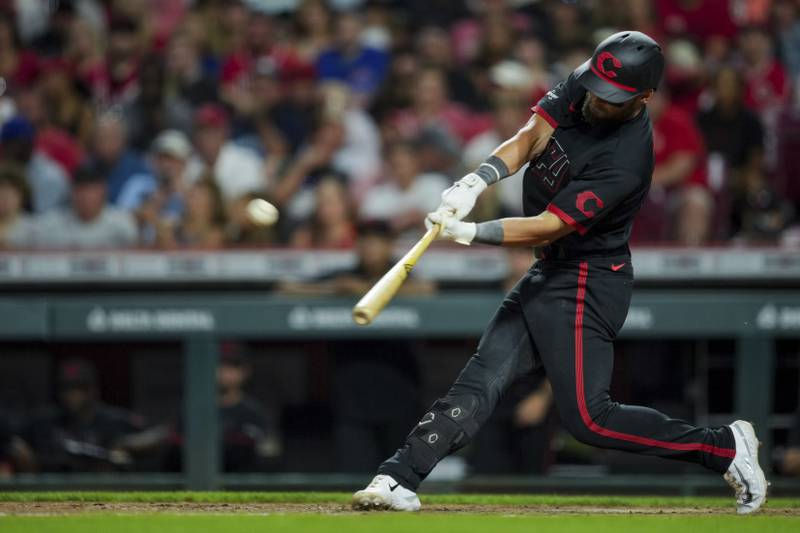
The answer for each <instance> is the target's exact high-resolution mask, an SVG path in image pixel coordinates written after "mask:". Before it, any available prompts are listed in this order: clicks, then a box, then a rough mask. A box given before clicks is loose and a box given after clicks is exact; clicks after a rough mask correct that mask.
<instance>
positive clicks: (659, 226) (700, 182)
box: [633, 91, 714, 245]
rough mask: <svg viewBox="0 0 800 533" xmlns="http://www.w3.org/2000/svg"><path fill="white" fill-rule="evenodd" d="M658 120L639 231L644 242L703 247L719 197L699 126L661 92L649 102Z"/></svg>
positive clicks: (638, 237)
mask: <svg viewBox="0 0 800 533" xmlns="http://www.w3.org/2000/svg"><path fill="white" fill-rule="evenodd" d="M648 111H649V113H650V117H651V119H652V120H653V150H654V152H655V170H654V171H653V182H652V185H651V187H650V193H649V195H648V197H647V200H646V201H645V207H644V208H643V209H642V211H641V216H640V217H639V218H638V219H637V223H636V225H634V229H633V238H634V239H635V240H636V241H638V242H651V243H652V242H665V241H669V240H674V241H677V242H679V243H681V244H684V245H698V244H702V243H704V242H706V241H707V239H708V238H709V231H710V222H711V215H712V212H713V211H712V210H713V208H714V205H713V198H712V196H711V194H710V193H709V190H708V183H707V177H706V153H705V147H704V145H703V140H702V136H701V134H700V131H699V130H698V128H697V126H696V125H695V123H694V120H692V117H691V116H689V115H688V114H687V113H686V112H684V111H683V110H681V109H679V108H677V107H675V106H673V105H671V103H670V101H669V96H668V95H666V94H664V92H663V91H658V92H656V93H655V94H654V96H653V98H651V100H650V101H649V102H648Z"/></svg>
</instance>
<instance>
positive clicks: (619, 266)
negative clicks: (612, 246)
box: [611, 263, 625, 272]
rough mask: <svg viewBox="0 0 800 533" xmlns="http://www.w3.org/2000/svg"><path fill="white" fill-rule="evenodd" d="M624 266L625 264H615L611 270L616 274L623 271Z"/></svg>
mask: <svg viewBox="0 0 800 533" xmlns="http://www.w3.org/2000/svg"><path fill="white" fill-rule="evenodd" d="M624 266H625V263H620V264H618V265H614V264H612V265H611V270H613V271H614V272H616V271H618V270H619V269H621V268H622V267H624Z"/></svg>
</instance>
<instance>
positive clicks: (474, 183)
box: [436, 173, 488, 220]
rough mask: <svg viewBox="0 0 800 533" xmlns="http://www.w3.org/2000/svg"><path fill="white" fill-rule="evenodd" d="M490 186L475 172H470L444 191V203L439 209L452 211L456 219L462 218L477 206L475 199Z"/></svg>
mask: <svg viewBox="0 0 800 533" xmlns="http://www.w3.org/2000/svg"><path fill="white" fill-rule="evenodd" d="M486 187H488V185H486V182H485V181H483V179H482V178H481V177H480V176H478V175H477V174H475V173H470V174H467V175H466V176H464V177H463V178H461V179H460V180H458V181H457V182H455V183H454V184H453V185H452V186H451V187H450V188H448V189H445V190H444V192H443V193H442V203H440V204H439V207H438V208H437V209H436V210H437V211H443V212H450V213H451V214H452V216H453V217H454V218H455V219H456V220H461V219H462V218H464V217H465V216H467V215H468V214H469V212H470V211H472V208H473V207H475V200H477V199H478V196H480V194H481V193H482V192H483V191H484V190H485V189H486Z"/></svg>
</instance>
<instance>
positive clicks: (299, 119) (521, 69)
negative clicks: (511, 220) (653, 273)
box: [0, 0, 800, 249]
mask: <svg viewBox="0 0 800 533" xmlns="http://www.w3.org/2000/svg"><path fill="white" fill-rule="evenodd" d="M0 12H2V15H1V16H0V244H2V245H3V246H4V247H6V248H12V249H13V248H36V249H58V248H62V249H63V248H80V249H98V248H130V247H147V248H160V249H176V248H183V247H198V248H206V249H213V248H219V247H226V246H250V245H279V246H293V247H299V248H317V247H325V248H350V247H351V246H352V245H353V244H354V242H355V236H356V227H357V225H358V223H359V222H360V221H365V220H368V221H374V220H380V221H384V222H387V223H388V224H389V225H390V226H391V228H392V230H393V231H394V232H395V233H396V234H403V233H406V232H410V233H412V234H413V233H415V232H419V231H420V230H421V228H422V225H421V220H422V216H423V214H424V213H425V212H426V211H429V210H432V209H433V208H435V207H436V206H437V205H438V200H439V194H440V192H441V191H442V190H443V189H444V188H445V187H446V186H447V185H448V184H449V183H452V181H453V180H455V179H458V178H459V177H460V176H461V175H463V174H464V173H465V172H468V171H470V170H472V169H473V168H474V167H475V166H476V164H477V163H479V162H480V161H482V160H483V159H484V158H485V157H486V156H487V155H488V154H489V152H490V151H491V150H492V149H493V148H494V147H495V146H496V145H497V144H498V143H499V142H501V141H502V140H503V139H505V138H507V137H508V136H510V135H511V134H513V133H514V132H515V131H516V130H517V128H519V127H520V125H521V124H523V123H524V122H525V121H526V120H527V117H528V116H529V115H530V107H531V105H532V104H534V103H535V102H536V101H537V100H538V99H539V98H540V97H541V96H542V95H543V94H544V93H545V92H546V91H547V90H548V89H549V88H550V87H552V86H553V85H554V84H555V83H557V82H558V81H560V80H561V79H563V78H565V77H566V76H567V75H568V74H569V72H570V71H571V70H572V69H574V68H575V67H576V66H577V65H579V64H580V63H582V62H583V61H584V60H585V59H586V58H587V57H588V56H589V55H590V54H591V52H592V50H593V48H594V45H595V44H596V42H598V41H599V40H601V39H602V38H603V37H605V36H606V35H608V34H610V33H611V32H613V31H616V30H618V29H621V28H626V29H638V30H641V31H643V32H645V33H647V34H649V35H651V36H653V37H654V38H655V39H656V40H658V41H659V42H660V43H661V44H662V46H663V49H664V51H665V55H666V57H667V60H668V69H667V72H666V76H665V80H664V83H663V86H662V87H661V88H660V90H659V91H658V92H657V96H656V98H655V99H654V101H653V102H652V103H651V105H650V113H651V115H652V117H653V120H654V123H655V141H654V142H655V151H656V161H657V168H656V171H655V175H654V180H653V187H652V191H651V194H650V197H649V198H648V200H647V204H648V205H647V206H646V208H645V209H644V210H643V214H642V216H641V218H640V221H639V223H638V224H637V226H636V230H635V235H634V240H635V241H636V242H646V243H678V244H688V245H696V244H704V243H712V242H731V241H732V240H735V241H737V242H745V243H750V242H757V243H779V244H793V243H797V242H798V241H800V238H798V234H799V233H800V232H799V231H798V230H797V229H796V228H794V227H793V225H794V223H795V221H796V220H797V218H796V213H797V207H798V205H800V186H798V180H797V176H798V175H799V174H798V173H800V140H798V139H800V97H798V94H800V89H798V88H800V82H798V80H800V2H798V0H730V1H726V2H721V1H716V0H653V1H648V0H606V1H602V2H601V1H599V0H584V1H562V0H465V1H463V2H454V1H449V0H408V1H399V0H328V1H324V0H280V1H278V0H158V1H156V0H0ZM521 179H522V176H521V173H520V174H519V175H516V176H514V177H512V178H509V179H507V180H504V181H503V182H502V183H501V184H500V185H499V186H497V187H493V188H492V189H491V191H490V192H488V193H487V194H485V195H484V197H482V198H481V202H480V205H479V207H478V209H477V210H476V212H475V215H474V216H475V218H476V219H488V218H496V217H499V216H506V215H516V214H519V213H520V212H521V193H520V181H521ZM256 197H262V198H266V199H268V200H269V201H271V202H272V203H274V204H275V205H277V206H278V208H279V209H280V212H281V218H280V222H279V224H277V225H276V226H274V227H271V228H266V229H265V228H260V227H257V226H255V225H253V224H252V222H251V221H250V220H249V219H248V218H247V216H246V211H245V206H246V204H247V202H248V201H249V200H251V199H253V198H256Z"/></svg>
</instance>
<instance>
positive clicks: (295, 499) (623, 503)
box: [0, 492, 800, 509]
mask: <svg viewBox="0 0 800 533" xmlns="http://www.w3.org/2000/svg"><path fill="white" fill-rule="evenodd" d="M420 498H421V499H422V503H423V505H424V504H426V503H427V504H472V505H550V506H553V505H558V506H584V505H585V506H592V507H628V506H630V507H665V508H668V507H697V508H703V509H705V508H731V507H732V506H733V497H732V496H730V497H724V498H717V497H712V498H709V497H676V496H571V495H547V494H544V495H543V494H421V495H420ZM0 502H106V503H176V502H195V503H349V502H350V493H345V492H0ZM768 505H769V507H770V508H771V509H798V508H800V499H798V498H770V499H769V503H768Z"/></svg>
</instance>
